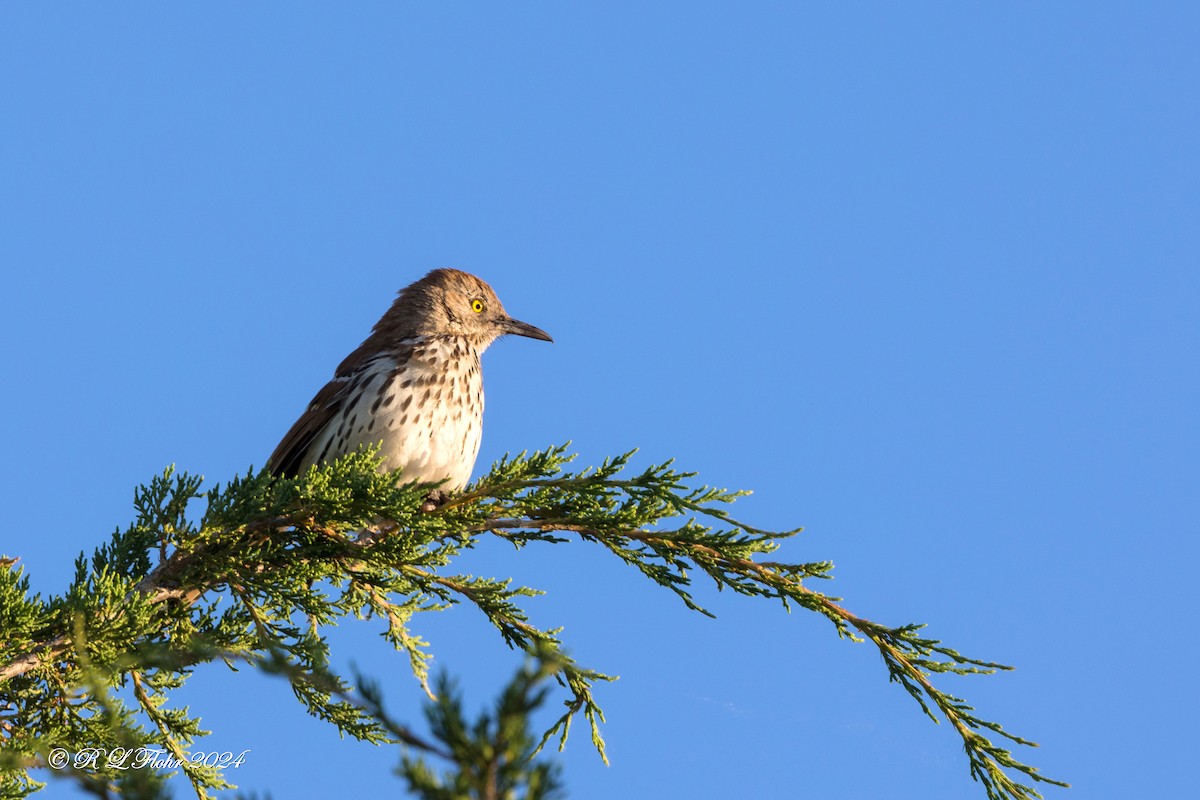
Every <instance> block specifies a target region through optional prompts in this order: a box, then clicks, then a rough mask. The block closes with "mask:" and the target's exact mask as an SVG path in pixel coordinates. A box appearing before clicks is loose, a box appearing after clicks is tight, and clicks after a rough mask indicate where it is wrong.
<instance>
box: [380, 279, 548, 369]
mask: <svg viewBox="0 0 1200 800" xmlns="http://www.w3.org/2000/svg"><path fill="white" fill-rule="evenodd" d="M385 325H386V326H387V331H386V333H387V334H389V335H391V336H398V337H399V338H405V337H408V336H457V337H462V338H465V339H468V340H470V341H471V342H472V343H474V344H475V346H476V347H477V348H479V349H480V350H483V349H484V348H485V347H487V346H488V345H489V344H491V343H492V342H494V341H495V340H496V339H498V338H500V337H501V336H504V335H506V334H510V333H511V334H516V335H517V336H528V337H529V338H531V339H542V340H543V341H547V342H552V341H554V340H553V339H551V338H550V334H548V333H546V332H545V331H544V330H542V329H541V328H535V327H534V326H532V325H530V324H529V323H527V322H521V321H520V320H515V319H513V318H512V317H510V316H508V314H507V313H506V312H505V310H504V306H503V305H502V304H501V303H500V298H498V297H496V293H495V292H494V291H492V287H491V286H488V285H487V284H486V283H485V282H484V281H482V280H480V279H479V278H477V277H475V276H474V275H471V274H470V273H467V272H462V271H460V270H457V269H435V270H433V271H432V272H430V273H429V274H428V275H426V276H425V277H424V278H421V280H419V281H417V282H416V283H413V284H411V285H410V286H407V287H405V288H404V289H402V290H401V291H400V296H399V297H397V298H396V301H395V302H394V303H393V304H392V307H391V309H390V310H389V311H388V313H387V314H386V315H384V318H383V319H381V320H380V321H379V325H377V326H376V331H377V332H380V333H383V332H384V331H381V330H380V329H381V328H382V327H383V326H385Z"/></svg>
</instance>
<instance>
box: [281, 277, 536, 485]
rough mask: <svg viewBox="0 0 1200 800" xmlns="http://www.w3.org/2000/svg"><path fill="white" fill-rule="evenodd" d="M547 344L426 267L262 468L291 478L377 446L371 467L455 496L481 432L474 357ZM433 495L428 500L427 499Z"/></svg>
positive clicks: (490, 302) (489, 300) (483, 294)
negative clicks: (500, 346) (496, 347)
mask: <svg viewBox="0 0 1200 800" xmlns="http://www.w3.org/2000/svg"><path fill="white" fill-rule="evenodd" d="M507 334H515V335H517V336H526V337H529V338H531V339H541V340H543V341H546V342H553V341H554V340H553V339H552V338H551V337H550V334H548V333H546V332H545V331H544V330H542V329H541V328H536V327H534V326H533V325H530V324H529V323H527V322H521V321H519V320H516V319H513V318H512V317H510V316H508V314H507V313H506V312H505V310H504V306H503V305H502V304H501V303H500V299H499V298H498V297H497V296H496V293H495V292H494V291H493V290H492V287H490V286H488V284H487V283H485V282H484V281H483V280H482V279H480V278H478V277H476V276H474V275H472V274H470V273H467V272H463V271H461V270H457V269H435V270H433V271H432V272H430V273H429V274H427V275H426V276H425V277H423V278H421V279H420V280H418V281H416V282H415V283H412V284H410V285H409V286H407V287H405V288H404V289H401V290H400V292H399V294H398V295H397V297H396V299H395V300H394V301H393V302H392V305H391V307H390V308H389V309H388V310H387V311H386V312H385V313H384V315H383V316H382V317H381V318H380V319H379V321H378V322H376V323H375V326H374V328H372V330H371V334H370V335H369V336H368V337H367V338H366V340H364V341H363V343H362V344H360V345H359V346H358V348H357V349H355V350H354V351H353V352H352V353H350V355H348V356H346V358H345V359H344V360H343V361H342V363H341V364H340V365H339V366H338V368H337V371H336V372H335V373H334V376H333V379H332V380H331V381H329V383H327V384H325V386H324V387H323V388H322V389H321V390H320V391H319V392H317V394H316V396H315V397H314V398H313V399H312V402H311V403H309V404H308V408H307V409H305V411H304V413H303V414H301V415H300V418H299V419H298V420H296V423H295V424H294V425H292V427H291V429H290V430H288V432H287V433H286V434H285V435H284V437H283V439H282V440H281V441H280V442H279V446H278V447H276V448H275V451H274V452H273V453H272V454H271V457H270V458H269V459H268V461H267V465H268V468H269V469H270V471H271V472H272V473H274V474H275V475H277V476H281V477H295V476H297V475H299V474H301V473H303V472H304V471H306V470H307V469H308V468H309V467H310V466H312V465H315V464H324V463H327V462H330V461H333V460H334V459H336V458H338V457H339V456H343V455H346V454H348V453H353V452H354V451H355V450H357V449H358V448H359V446H360V445H379V447H380V450H379V455H380V456H381V458H382V459H383V460H382V463H381V465H380V469H386V470H396V469H399V470H401V472H400V479H399V481H400V483H422V484H440V486H439V487H438V489H437V490H435V493H434V494H435V495H437V496H438V497H436V498H435V499H437V500H439V501H440V500H444V496H442V495H441V493H442V492H456V491H461V490H462V489H463V488H465V487H466V485H467V483H468V482H469V481H470V478H471V470H472V469H473V468H474V466H475V459H476V458H477V457H478V455H479V443H480V439H481V437H482V433H483V373H482V371H481V368H480V356H481V355H482V354H483V352H484V350H486V349H487V348H488V345H490V344H491V343H492V342H494V341H495V340H496V339H498V338H500V337H501V336H505V335H507ZM431 496H434V495H431Z"/></svg>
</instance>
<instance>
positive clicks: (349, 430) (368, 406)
mask: <svg viewBox="0 0 1200 800" xmlns="http://www.w3.org/2000/svg"><path fill="white" fill-rule="evenodd" d="M478 365H479V354H478V353H477V352H476V351H475V350H474V349H473V348H470V347H467V346H466V345H465V344H464V343H461V342H440V341H426V340H421V341H417V342H413V343H411V344H409V345H408V346H407V347H406V348H404V349H403V350H402V351H401V353H399V354H398V355H396V356H392V357H387V358H377V359H373V360H371V361H370V362H368V363H366V364H364V365H363V368H362V369H361V370H360V371H358V372H357V373H355V374H354V375H352V376H350V377H349V381H348V385H347V387H346V395H345V398H344V407H343V409H342V412H341V414H339V415H338V417H335V419H336V424H331V425H329V426H327V427H326V429H325V431H324V432H323V435H322V439H321V440H320V441H317V442H315V443H314V445H315V446H314V447H313V448H312V450H311V451H310V452H312V453H313V455H314V456H315V458H314V463H319V462H321V461H327V460H332V459H334V458H337V457H338V456H341V455H344V454H346V453H350V452H353V451H354V450H355V449H357V448H358V447H359V445H375V444H380V443H382V449H381V451H380V455H381V456H383V458H384V459H385V465H386V467H387V468H388V469H396V468H400V469H403V476H404V479H405V480H406V481H414V482H417V481H419V482H423V483H435V482H438V481H441V480H446V483H445V484H444V487H445V488H446V489H449V490H458V489H461V488H463V487H464V486H466V484H467V482H468V481H469V480H470V477H471V470H472V468H473V467H474V465H475V459H476V458H477V457H478V455H479V444H480V439H481V434H482V429H483V426H482V424H481V423H482V415H483V382H482V380H481V379H480V370H479V367H478Z"/></svg>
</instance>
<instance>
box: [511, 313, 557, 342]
mask: <svg viewBox="0 0 1200 800" xmlns="http://www.w3.org/2000/svg"><path fill="white" fill-rule="evenodd" d="M500 330H502V331H504V333H514V334H516V335H517V336H528V337H529V338H530V339H541V340H542V341H543V342H553V341H554V340H553V339H551V338H550V334H548V333H546V332H545V331H544V330H542V329H541V328H535V327H533V326H532V325H530V324H529V323H528V322H521V320H519V319H513V318H512V317H505V318H504V319H503V320H501V321H500Z"/></svg>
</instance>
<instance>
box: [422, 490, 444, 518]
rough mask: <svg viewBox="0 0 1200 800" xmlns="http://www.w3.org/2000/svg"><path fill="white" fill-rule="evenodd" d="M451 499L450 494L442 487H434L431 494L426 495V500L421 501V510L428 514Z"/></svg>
mask: <svg viewBox="0 0 1200 800" xmlns="http://www.w3.org/2000/svg"><path fill="white" fill-rule="evenodd" d="M449 499H450V495H448V494H446V493H445V492H443V491H442V490H441V489H432V490H430V492H429V494H427V495H425V501H424V502H423V503H421V512H422V513H425V514H428V513H429V512H431V511H437V510H438V509H439V508H441V507H442V506H444V505H445V504H446V501H447V500H449Z"/></svg>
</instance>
